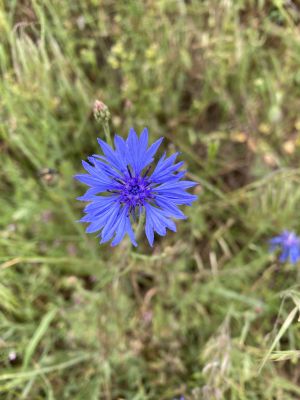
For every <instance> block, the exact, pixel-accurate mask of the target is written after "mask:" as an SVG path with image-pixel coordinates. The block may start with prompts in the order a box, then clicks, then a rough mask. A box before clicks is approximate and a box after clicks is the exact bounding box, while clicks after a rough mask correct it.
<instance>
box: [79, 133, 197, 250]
mask: <svg viewBox="0 0 300 400" xmlns="http://www.w3.org/2000/svg"><path fill="white" fill-rule="evenodd" d="M162 140H163V138H160V139H158V140H157V141H156V142H155V143H153V144H152V145H151V146H150V147H148V130H147V129H144V130H143V131H142V133H141V135H140V137H138V136H137V134H136V133H135V131H134V130H133V129H130V131H129V134H128V138H127V140H124V139H122V138H121V137H120V136H118V135H115V137H114V145H115V149H113V148H112V147H111V146H109V145H108V144H107V143H105V142H104V141H103V140H101V139H98V143H99V145H100V147H101V149H102V152H103V154H104V155H93V156H91V157H88V162H86V161H83V162H82V164H83V167H84V168H85V170H86V171H87V174H80V175H76V176H75V178H76V179H78V180H79V181H80V182H82V183H84V184H86V185H88V186H90V188H89V189H88V190H87V192H86V193H85V194H84V195H83V196H81V197H79V198H78V199H79V200H82V201H87V202H90V204H88V205H87V206H86V207H85V209H84V212H85V213H86V215H85V216H84V217H83V218H82V219H81V220H80V222H89V223H90V225H89V226H88V228H87V229H86V232H88V233H92V232H97V231H100V233H99V235H98V236H100V237H101V241H100V243H105V242H107V241H109V240H111V239H113V240H112V245H113V246H115V245H117V244H119V243H120V242H121V240H122V239H123V238H124V236H125V234H127V235H128V236H129V238H130V240H131V242H132V244H133V245H134V246H137V242H136V238H135V234H134V231H133V228H132V224H133V222H135V221H136V220H137V219H139V218H141V216H142V215H145V233H146V236H147V239H148V242H149V244H150V246H153V242H154V232H157V233H158V234H159V235H161V236H165V234H166V230H167V229H170V230H171V231H174V232H175V231H176V225H175V223H174V221H173V219H174V218H175V219H185V218H186V216H185V215H184V214H183V212H182V211H181V210H180V209H179V208H178V206H180V205H188V206H190V205H191V204H192V202H193V201H195V200H196V199H197V196H194V195H192V194H190V193H188V192H186V189H188V188H190V187H193V186H195V185H196V183H195V182H193V181H188V180H182V178H183V177H184V175H185V172H186V171H179V168H180V167H181V166H182V165H183V162H176V158H177V156H178V153H175V154H173V155H171V156H170V157H166V153H164V154H163V156H162V157H161V158H160V159H159V160H158V162H157V164H156V165H155V166H152V163H153V161H154V155H155V153H156V152H157V150H158V148H159V146H160V144H161V142H162Z"/></svg>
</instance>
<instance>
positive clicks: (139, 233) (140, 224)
mask: <svg viewBox="0 0 300 400" xmlns="http://www.w3.org/2000/svg"><path fill="white" fill-rule="evenodd" d="M145 219H146V214H145V212H143V213H142V214H141V215H140V219H139V222H138V225H137V227H136V231H135V238H136V241H137V242H138V241H139V240H140V238H141V236H142V233H143V227H144V225H145Z"/></svg>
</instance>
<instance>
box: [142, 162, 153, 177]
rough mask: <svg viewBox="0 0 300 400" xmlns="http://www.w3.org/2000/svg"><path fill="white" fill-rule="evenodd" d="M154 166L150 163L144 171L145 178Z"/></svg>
mask: <svg viewBox="0 0 300 400" xmlns="http://www.w3.org/2000/svg"><path fill="white" fill-rule="evenodd" d="M151 168H152V166H151V165H149V166H148V168H147V169H146V171H145V172H144V173H143V178H145V176H146V175H147V174H148V172H149V171H150V170H151Z"/></svg>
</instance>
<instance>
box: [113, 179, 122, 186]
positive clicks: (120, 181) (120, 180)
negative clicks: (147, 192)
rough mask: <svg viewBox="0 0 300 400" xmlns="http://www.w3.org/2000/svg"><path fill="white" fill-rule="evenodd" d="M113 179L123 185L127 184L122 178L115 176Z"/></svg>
mask: <svg viewBox="0 0 300 400" xmlns="http://www.w3.org/2000/svg"><path fill="white" fill-rule="evenodd" d="M113 180H114V181H116V182H118V183H120V184H121V185H125V182H124V181H122V179H119V178H113Z"/></svg>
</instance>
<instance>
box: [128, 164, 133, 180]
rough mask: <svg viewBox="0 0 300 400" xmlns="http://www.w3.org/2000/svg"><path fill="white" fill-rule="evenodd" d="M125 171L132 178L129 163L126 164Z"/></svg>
mask: <svg viewBox="0 0 300 400" xmlns="http://www.w3.org/2000/svg"><path fill="white" fill-rule="evenodd" d="M127 171H128V173H129V176H130V178H132V172H131V171H130V168H129V165H127Z"/></svg>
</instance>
